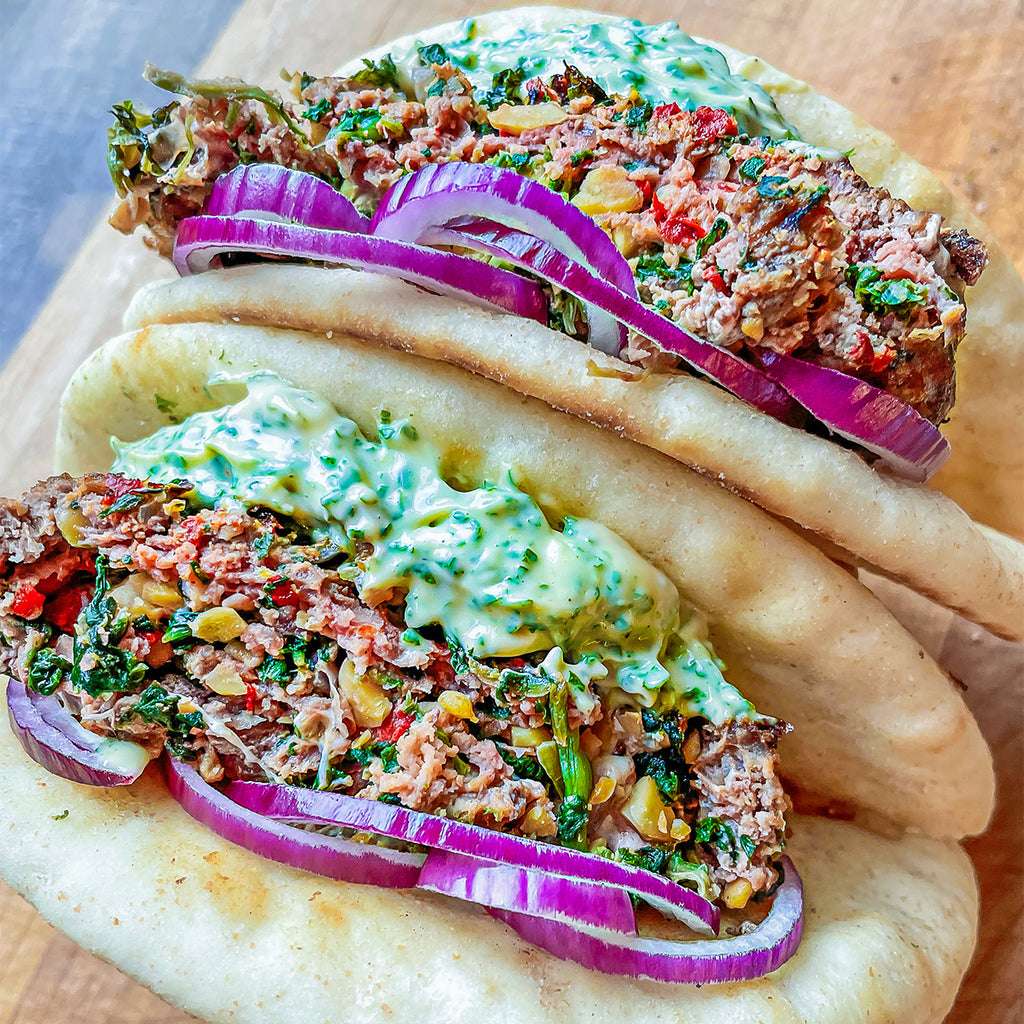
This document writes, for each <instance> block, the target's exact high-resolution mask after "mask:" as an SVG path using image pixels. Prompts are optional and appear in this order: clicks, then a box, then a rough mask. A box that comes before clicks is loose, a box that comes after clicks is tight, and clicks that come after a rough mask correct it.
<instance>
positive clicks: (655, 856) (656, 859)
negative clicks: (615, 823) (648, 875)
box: [615, 846, 669, 873]
mask: <svg viewBox="0 0 1024 1024" xmlns="http://www.w3.org/2000/svg"><path fill="white" fill-rule="evenodd" d="M668 858H669V852H668V850H662V849H659V848H658V847H657V846H641V847H640V849H639V850H624V849H620V850H616V852H615V859H616V860H618V861H622V863H623V864H632V865H633V867H636V868H646V869H647V870H648V871H654V872H656V873H660V872H661V871H662V870H663V869H664V867H665V862H666V861H667V860H668Z"/></svg>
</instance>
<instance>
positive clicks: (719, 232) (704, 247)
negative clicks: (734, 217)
mask: <svg viewBox="0 0 1024 1024" xmlns="http://www.w3.org/2000/svg"><path fill="white" fill-rule="evenodd" d="M731 226H732V225H731V224H730V223H729V221H728V220H726V218H725V217H716V218H715V223H714V224H712V225H711V230H710V231H708V233H707V234H706V235H704V237H703V238H701V239H699V240H698V241H697V249H696V254H695V259H698V260H699V259H701V258H702V257H703V256H704V254H705V253H706V252H707V251H708V249H710V248H711V246H713V245H714V244H715V242H718V241H721V239H723V238H724V237H725V234H726V232H727V231H728V230H729V228H730V227H731Z"/></svg>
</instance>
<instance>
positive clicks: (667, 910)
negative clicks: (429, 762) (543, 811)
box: [224, 782, 719, 934]
mask: <svg viewBox="0 0 1024 1024" xmlns="http://www.w3.org/2000/svg"><path fill="white" fill-rule="evenodd" d="M224 792H225V795H226V796H228V797H229V798H230V799H232V800H235V801H237V802H238V803H239V804H241V805H242V806H243V807H248V808H249V809H250V810H253V811H256V812H257V813H258V814H265V815H267V816H268V817H271V818H277V819H279V820H282V821H315V822H319V823H321V824H327V825H342V826H345V827H347V828H355V829H359V830H361V831H365V832H376V833H378V834H379V835H386V836H391V837H393V838H395V839H403V840H405V841H406V842H410V843H417V844H418V845H420V846H429V847H432V848H434V849H443V850H447V851H449V852H451V853H461V854H468V855H470V856H475V857H484V858H486V859H487V860H493V861H498V862H500V863H505V864H513V865H517V866H519V867H524V868H536V869H538V870H540V871H544V872H547V873H548V874H552V875H563V876H564V877H566V878H581V879H585V880H586V881H588V882H591V883H594V884H597V885H604V886H620V887H622V888H625V889H628V890H630V891H631V892H635V893H636V894H637V895H638V896H640V897H642V898H643V899H644V900H645V901H646V902H647V903H650V904H651V906H653V907H655V909H657V910H659V911H661V913H663V914H664V915H666V916H667V917H674V918H676V919H678V920H680V921H683V922H684V923H685V924H687V925H689V927H691V928H693V929H694V930H695V931H700V932H704V933H705V934H708V933H712V934H717V932H718V923H719V913H718V908H717V907H715V906H714V904H712V903H710V902H708V901H707V900H706V899H704V898H703V897H701V896H699V895H698V894H697V893H695V892H693V891H691V890H690V889H686V888H684V887H683V886H681V885H678V884H677V883H675V882H671V881H669V880H668V879H667V878H664V877H662V876H661V875H656V874H654V873H653V872H651V871H645V870H644V869H643V868H637V867H634V866H632V865H631V864H622V863H620V862H618V861H614V860H610V859H608V858H605V857H598V856H595V855H594V854H589V853H581V852H580V851H578V850H571V849H567V848H566V847H562V846H552V845H549V844H545V843H538V842H534V841H532V840H530V839H524V838H522V837H520V836H512V835H507V834H505V833H503V832H496V831H493V830H491V829H486V828H480V827H479V826H477V825H467V824H465V823H464V822H461V821H453V820H452V819H451V818H442V817H440V816H438V815H436V814H423V813H421V812H419V811H411V810H409V809H408V808H406V807H401V806H396V805H394V804H383V803H380V802H379V801H377V800H361V799H359V798H358V797H351V796H346V795H345V794H343V793H325V792H322V791H318V790H310V789H300V788H298V787H295V786H279V785H273V784H270V783H264V782H232V783H231V784H230V785H228V786H227V788H226V789H225V791H224Z"/></svg>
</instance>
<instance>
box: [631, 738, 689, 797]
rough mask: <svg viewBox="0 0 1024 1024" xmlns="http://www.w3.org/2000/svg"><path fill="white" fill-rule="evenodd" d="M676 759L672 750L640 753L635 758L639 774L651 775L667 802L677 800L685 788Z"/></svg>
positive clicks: (639, 775) (634, 761)
mask: <svg viewBox="0 0 1024 1024" xmlns="http://www.w3.org/2000/svg"><path fill="white" fill-rule="evenodd" d="M676 760H677V759H676V758H675V756H674V754H673V752H672V751H671V750H669V751H657V752H655V753H640V754H637V755H635V756H634V758H633V763H634V764H635V765H636V774H637V776H638V777H640V778H642V777H643V776H644V775H650V777H651V778H652V779H654V784H655V785H656V786H657V787H658V792H659V793H660V794H661V798H662V799H663V800H664V801H665V802H666V803H672V802H673V801H674V800H677V799H678V798H679V794H680V792H681V791H682V790H683V788H684V787H683V783H681V782H680V775H679V771H678V765H676V764H674V762H675V761H676ZM684 778H685V776H684Z"/></svg>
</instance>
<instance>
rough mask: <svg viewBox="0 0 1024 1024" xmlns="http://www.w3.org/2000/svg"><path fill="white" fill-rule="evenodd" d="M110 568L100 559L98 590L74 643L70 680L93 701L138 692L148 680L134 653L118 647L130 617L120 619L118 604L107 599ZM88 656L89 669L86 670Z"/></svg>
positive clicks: (108, 597)
mask: <svg viewBox="0 0 1024 1024" xmlns="http://www.w3.org/2000/svg"><path fill="white" fill-rule="evenodd" d="M107 568H108V562H107V556H106V555H97V556H96V586H95V590H94V591H93V596H92V599H91V600H90V601H89V603H88V604H87V605H86V606H85V608H84V609H83V610H82V621H83V624H84V626H85V630H84V634H83V635H82V636H80V637H78V638H76V639H75V644H74V659H75V660H74V666H73V667H72V669H71V676H70V682H71V685H72V686H75V687H77V688H78V689H81V690H85V692H86V693H88V694H89V695H90V696H92V697H98V696H100V695H101V694H103V693H122V692H125V691H128V690H137V689H138V688H139V687H140V686H141V685H142V682H143V680H144V679H145V676H146V666H145V665H144V664H143V663H142V662H141V661H139V660H138V658H136V657H135V655H134V654H132V653H131V651H125V650H122V649H121V648H120V647H118V646H117V643H118V641H119V640H120V639H121V638H122V637H123V636H124V634H125V630H127V629H128V617H127V616H126V615H125V616H118V607H117V602H116V601H115V600H114V599H113V598H112V597H110V596H108V593H107V592H108V591H109V590H110V583H109V582H108V580H107ZM87 655H88V660H89V663H90V667H89V668H83V667H82V662H83V661H84V660H85V659H86V656H87Z"/></svg>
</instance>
